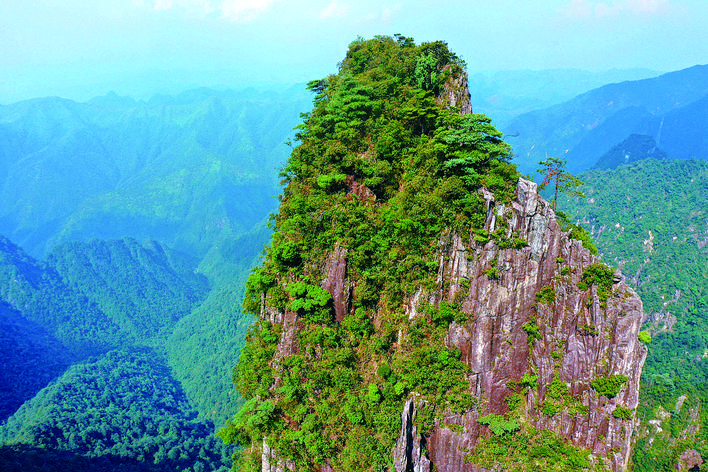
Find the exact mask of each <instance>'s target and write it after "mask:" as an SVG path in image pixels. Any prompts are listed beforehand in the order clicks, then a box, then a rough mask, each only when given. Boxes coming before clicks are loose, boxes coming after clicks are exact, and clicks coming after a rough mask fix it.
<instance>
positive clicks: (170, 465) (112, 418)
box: [0, 351, 230, 472]
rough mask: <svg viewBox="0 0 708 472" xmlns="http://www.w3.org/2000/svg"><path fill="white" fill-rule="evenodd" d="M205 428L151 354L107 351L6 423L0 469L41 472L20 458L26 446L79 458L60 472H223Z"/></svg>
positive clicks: (36, 463)
mask: <svg viewBox="0 0 708 472" xmlns="http://www.w3.org/2000/svg"><path fill="white" fill-rule="evenodd" d="M212 428H213V426H212V425H211V424H210V423H208V422H205V421H201V420H198V419H197V418H196V412H194V410H192V408H191V407H190V405H189V403H188V401H187V400H186V398H185V396H184V393H183V392H182V389H181V387H180V386H179V383H177V382H175V381H174V380H171V378H170V374H169V372H168V371H167V370H166V369H165V368H164V367H163V366H161V365H160V363H159V362H158V361H156V360H155V358H154V353H151V352H145V353H138V352H134V353H127V352H123V351H111V352H109V353H107V354H105V355H103V356H101V357H100V358H99V359H97V360H94V361H88V362H85V363H80V364H76V365H74V366H72V367H71V368H69V369H68V370H67V371H66V372H65V373H64V374H63V375H62V376H61V377H60V378H59V379H58V380H57V381H56V382H53V383H52V384H50V385H49V386H48V387H47V388H45V389H44V390H42V391H41V392H40V393H39V394H38V395H37V396H36V397H34V398H33V399H31V400H29V401H28V402H26V403H25V404H24V405H23V406H22V407H21V408H20V409H19V410H18V411H17V413H15V414H14V415H13V416H12V417H10V419H9V420H8V422H7V424H5V425H4V426H2V428H0V444H4V445H0V465H1V466H4V467H8V466H11V467H13V468H14V470H35V469H41V466H42V464H41V462H42V460H41V458H37V459H39V460H36V459H35V458H33V457H32V455H31V454H28V455H22V454H19V452H20V451H22V449H23V447H25V448H29V447H33V448H39V449H46V450H49V451H53V452H54V453H60V452H65V453H72V454H78V455H80V456H82V457H81V458H80V459H79V458H75V459H74V460H72V458H71V456H68V455H63V456H60V457H62V458H63V460H61V461H60V463H61V464H62V467H64V469H63V470H77V469H78V470H92V471H96V470H98V471H101V470H105V471H116V470H165V471H166V470H185V471H193V472H203V471H216V470H226V469H227V468H226V467H225V466H226V464H227V460H228V459H229V457H230V452H229V451H228V449H227V448H226V446H224V445H223V444H220V443H219V442H218V441H217V439H216V438H214V437H213V435H212V434H213V429H212ZM13 452H14V453H15V454H13ZM87 459H88V460H87ZM92 462H94V463H93V464H91V463H92ZM74 463H76V464H74ZM86 463H88V464H91V465H90V466H88V467H87V466H84V464H86ZM3 470H9V469H3Z"/></svg>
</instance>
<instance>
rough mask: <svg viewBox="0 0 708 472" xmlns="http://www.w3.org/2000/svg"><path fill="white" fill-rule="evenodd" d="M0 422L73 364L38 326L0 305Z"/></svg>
mask: <svg viewBox="0 0 708 472" xmlns="http://www.w3.org/2000/svg"><path fill="white" fill-rule="evenodd" d="M0 346H2V348H1V349H0V398H2V402H0V422H2V421H4V420H5V419H7V417H8V416H10V415H11V414H12V413H14V412H15V410H17V408H18V407H19V406H20V405H22V403H24V402H25V401H26V400H29V399H30V398H32V397H33V396H34V395H35V394H36V393H37V392H38V391H39V390H41V389H42V388H44V386H46V385H47V384H48V383H49V382H50V381H52V380H54V379H55V378H57V377H59V376H60V375H61V374H62V373H63V372H64V370H65V369H66V368H67V367H68V366H69V364H70V363H71V362H72V361H73V358H72V356H71V354H70V353H69V352H68V350H67V349H66V348H65V347H64V346H62V345H61V343H59V341H57V340H56V339H55V338H54V337H53V336H51V335H50V334H49V333H48V332H47V331H46V330H45V329H44V328H43V327H42V326H41V325H39V324H37V323H32V322H31V321H29V320H27V319H25V318H24V317H23V316H22V315H21V314H20V313H19V312H17V311H15V310H13V309H12V308H10V307H9V306H8V305H7V304H5V303H4V302H0Z"/></svg>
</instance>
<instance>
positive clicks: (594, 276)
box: [578, 262, 614, 304]
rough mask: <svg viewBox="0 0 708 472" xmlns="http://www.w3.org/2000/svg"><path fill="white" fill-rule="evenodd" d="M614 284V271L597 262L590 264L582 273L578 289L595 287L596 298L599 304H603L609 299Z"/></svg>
mask: <svg viewBox="0 0 708 472" xmlns="http://www.w3.org/2000/svg"><path fill="white" fill-rule="evenodd" d="M613 284H614V271H613V270H612V269H611V268H610V267H608V266H607V265H605V264H602V263H600V262H597V263H595V264H590V265H589V266H588V267H587V269H585V271H584V272H583V275H582V277H581V278H580V282H578V288H579V289H580V290H587V289H588V288H589V287H590V286H591V285H596V286H597V296H598V298H599V299H600V303H602V304H605V303H606V302H607V299H608V298H609V297H610V293H611V291H612V285H613Z"/></svg>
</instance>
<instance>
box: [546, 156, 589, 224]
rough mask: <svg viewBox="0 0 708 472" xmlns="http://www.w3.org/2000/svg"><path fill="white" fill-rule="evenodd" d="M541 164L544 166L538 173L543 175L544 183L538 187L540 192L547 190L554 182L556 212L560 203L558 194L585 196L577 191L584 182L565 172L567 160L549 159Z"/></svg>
mask: <svg viewBox="0 0 708 472" xmlns="http://www.w3.org/2000/svg"><path fill="white" fill-rule="evenodd" d="M539 164H540V165H542V166H543V167H542V168H540V169H538V172H539V173H540V174H543V182H541V184H540V185H539V186H538V188H539V190H543V189H545V188H546V186H548V184H549V183H551V182H553V184H554V186H555V192H554V194H553V211H555V210H556V204H557V203H558V192H561V193H565V194H567V195H570V196H571V197H584V196H585V194H584V193H583V192H581V191H580V190H575V189H576V188H577V187H580V186H581V185H583V181H582V180H580V179H579V178H578V177H577V176H575V175H573V174H571V173H570V172H568V171H566V170H565V166H566V161H565V159H560V158H558V157H549V158H547V159H546V160H545V161H541V162H539Z"/></svg>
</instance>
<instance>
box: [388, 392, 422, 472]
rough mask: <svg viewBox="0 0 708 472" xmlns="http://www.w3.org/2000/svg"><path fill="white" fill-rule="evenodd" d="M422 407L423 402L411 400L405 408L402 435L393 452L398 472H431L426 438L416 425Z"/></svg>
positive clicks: (394, 464)
mask: <svg viewBox="0 0 708 472" xmlns="http://www.w3.org/2000/svg"><path fill="white" fill-rule="evenodd" d="M422 406H423V402H422V401H416V400H415V399H412V398H411V399H409V400H408V401H407V402H406V405H405V406H404V407H403V415H402V416H401V434H400V436H399V437H398V441H396V448H395V449H394V451H393V466H394V469H395V470H396V472H430V471H431V467H430V466H431V463H430V459H429V458H428V457H427V450H426V447H427V446H426V437H425V435H424V434H421V433H420V432H419V431H418V428H417V427H416V425H415V417H416V414H417V412H418V410H419V409H420V408H421V407H422Z"/></svg>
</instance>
